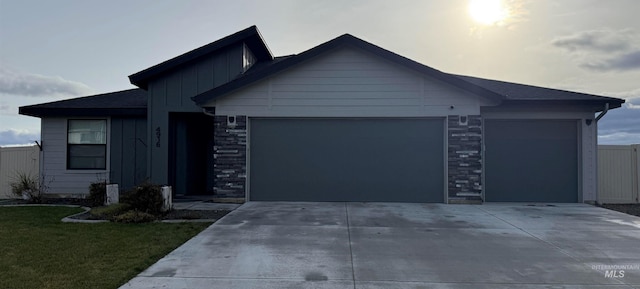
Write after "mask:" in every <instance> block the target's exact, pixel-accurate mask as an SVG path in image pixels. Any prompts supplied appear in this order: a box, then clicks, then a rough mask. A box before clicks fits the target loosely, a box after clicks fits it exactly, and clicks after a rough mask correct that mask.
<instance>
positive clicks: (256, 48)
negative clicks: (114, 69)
mask: <svg viewBox="0 0 640 289" xmlns="http://www.w3.org/2000/svg"><path fill="white" fill-rule="evenodd" d="M242 41H244V42H245V43H246V44H247V46H249V48H250V49H251V51H252V52H253V54H254V56H255V57H256V58H258V60H271V59H273V55H272V54H271V51H270V50H269V47H267V44H266V42H265V41H264V39H263V38H262V35H261V34H260V31H258V28H257V27H256V26H255V25H254V26H251V27H249V28H246V29H244V30H241V31H238V32H236V33H234V34H231V35H229V36H226V37H224V38H222V39H219V40H217V41H214V42H212V43H209V44H207V45H204V46H202V47H199V48H196V49H194V50H191V51H189V52H186V53H184V54H182V55H179V56H176V57H174V58H171V59H169V60H166V61H164V62H162V63H159V64H156V65H154V66H152V67H149V68H147V69H144V70H142V71H139V72H137V73H134V74H132V75H129V81H130V82H131V84H133V85H135V86H137V87H139V88H142V89H145V90H146V89H147V88H148V84H149V81H150V80H152V79H153V78H155V77H157V76H158V75H162V74H164V73H167V72H168V71H171V70H174V69H176V68H178V67H180V66H182V65H185V64H188V63H191V62H193V61H196V60H197V59H199V58H201V57H204V56H206V55H209V54H211V53H213V52H215V51H217V50H220V49H223V48H226V47H228V46H230V45H233V44H235V43H238V42H242Z"/></svg>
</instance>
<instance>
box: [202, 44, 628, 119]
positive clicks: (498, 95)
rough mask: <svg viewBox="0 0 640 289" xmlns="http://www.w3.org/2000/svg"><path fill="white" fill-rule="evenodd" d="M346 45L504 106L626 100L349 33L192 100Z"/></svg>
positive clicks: (239, 86)
mask: <svg viewBox="0 0 640 289" xmlns="http://www.w3.org/2000/svg"><path fill="white" fill-rule="evenodd" d="M345 46H351V47H356V48H359V49H362V50H364V51H367V52H370V53H373V54H374V55H377V56H379V57H381V58H383V59H386V60H389V61H391V62H394V63H397V64H399V65H402V66H405V67H407V68H409V69H411V70H414V71H416V72H418V73H422V74H424V75H427V76H430V77H433V78H436V79H439V80H441V81H444V82H446V83H449V84H451V85H453V86H456V87H459V88H461V89H464V90H466V91H469V92H471V93H473V94H476V95H479V96H482V97H486V98H488V99H493V100H498V101H501V103H511V102H527V101H536V102H542V101H544V102H567V101H570V102H575V101H579V102H582V103H590V104H598V105H600V104H602V105H604V104H605V103H609V104H610V108H616V107H620V106H621V104H622V103H624V100H622V99H617V98H611V97H603V96H597V95H592V94H585V93H578V92H571V91H564V90H558V89H550V88H543V87H537V86H530V85H524V84H517V83H510V82H504V81H497V80H489V79H482V78H477V77H470V76H461V75H454V74H449V73H445V72H442V71H440V70H437V69H434V68H432V67H429V66H426V65H424V64H421V63H419V62H416V61H413V60H411V59H409V58H406V57H404V56H401V55H398V54H396V53H393V52H391V51H389V50H386V49H384V48H381V47H379V46H376V45H374V44H371V43H369V42H366V41H364V40H362V39H359V38H357V37H355V36H352V35H350V34H344V35H342V36H340V37H337V38H335V39H333V40H330V41H328V42H325V43H323V44H320V45H318V46H316V47H314V48H311V49H309V50H307V51H304V52H302V53H300V54H296V55H291V56H287V57H282V58H275V59H272V60H269V61H267V62H263V63H258V64H259V65H258V64H256V65H255V66H254V67H252V68H251V69H249V70H248V71H247V72H246V73H244V74H243V75H241V76H239V77H238V78H236V79H235V80H232V81H230V82H228V83H226V84H223V85H220V86H218V87H216V88H213V89H211V90H208V91H205V92H203V93H201V94H199V95H196V96H194V97H192V99H193V101H194V102H195V103H196V104H198V105H203V104H205V103H207V102H209V101H211V100H214V99H216V98H218V97H221V96H223V95H226V94H229V93H231V92H233V91H236V90H239V89H242V88H243V87H246V86H247V85H250V84H252V83H255V82H257V81H260V80H262V79H265V78H267V77H269V76H272V75H274V74H276V73H279V72H281V71H284V70H286V69H288V68H291V67H293V66H295V65H298V64H300V63H302V62H305V61H307V60H309V59H312V58H314V57H316V56H319V55H321V54H324V53H326V52H329V51H331V50H334V49H337V48H340V47H345Z"/></svg>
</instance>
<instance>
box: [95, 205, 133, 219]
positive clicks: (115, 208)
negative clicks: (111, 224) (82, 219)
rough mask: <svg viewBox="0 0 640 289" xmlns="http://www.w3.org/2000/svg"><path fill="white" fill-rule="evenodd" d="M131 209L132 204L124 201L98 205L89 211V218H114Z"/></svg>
mask: <svg viewBox="0 0 640 289" xmlns="http://www.w3.org/2000/svg"><path fill="white" fill-rule="evenodd" d="M130 209H131V205H129V204H124V203H120V204H112V205H108V206H105V207H97V208H93V209H91V211H89V215H90V217H89V218H90V219H94V220H113V219H114V218H115V217H116V216H118V215H121V214H124V213H125V212H127V211H128V210H130Z"/></svg>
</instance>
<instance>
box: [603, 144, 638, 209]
mask: <svg viewBox="0 0 640 289" xmlns="http://www.w3.org/2000/svg"><path fill="white" fill-rule="evenodd" d="M638 149H640V145H599V146H598V203H601V204H632V203H638V202H640V201H639V197H640V196H639V195H638V191H639V182H640V154H638Z"/></svg>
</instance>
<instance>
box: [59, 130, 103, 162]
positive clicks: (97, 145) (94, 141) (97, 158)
mask: <svg viewBox="0 0 640 289" xmlns="http://www.w3.org/2000/svg"><path fill="white" fill-rule="evenodd" d="M106 164H107V121H106V120H104V119H70V120H69V123H68V126H67V168H68V169H93V170H104V169H106V168H107V166H106Z"/></svg>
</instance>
